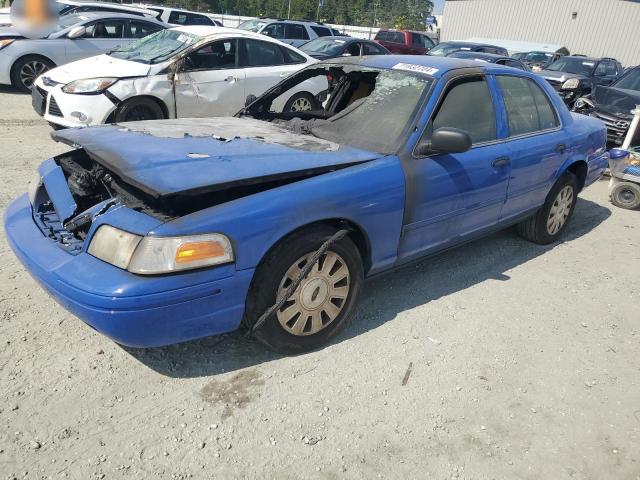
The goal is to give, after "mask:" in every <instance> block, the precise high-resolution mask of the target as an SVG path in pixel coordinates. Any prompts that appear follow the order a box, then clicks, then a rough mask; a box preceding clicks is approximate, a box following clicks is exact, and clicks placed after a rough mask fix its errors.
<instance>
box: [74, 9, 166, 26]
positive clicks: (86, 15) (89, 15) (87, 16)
mask: <svg viewBox="0 0 640 480" xmlns="http://www.w3.org/2000/svg"><path fill="white" fill-rule="evenodd" d="M76 15H77V16H78V18H79V19H80V20H78V23H80V22H85V21H87V20H95V19H98V18H125V19H127V18H128V19H131V20H144V21H147V22H151V23H157V24H158V25H165V26H166V24H165V23H164V22H160V21H158V20H156V19H155V18H152V17H141V16H140V15H133V14H130V13H124V12H82V13H78V14H76Z"/></svg>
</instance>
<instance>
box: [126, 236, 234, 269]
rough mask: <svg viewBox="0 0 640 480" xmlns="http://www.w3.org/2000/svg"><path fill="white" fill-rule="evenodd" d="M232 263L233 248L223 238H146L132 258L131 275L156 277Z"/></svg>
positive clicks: (225, 238) (130, 264)
mask: <svg viewBox="0 0 640 480" xmlns="http://www.w3.org/2000/svg"><path fill="white" fill-rule="evenodd" d="M229 262H233V248H232V247H231V242H230V241H229V239H228V238H227V237H225V236H224V235H220V234H217V233H213V234H207V235H192V236H188V237H144V238H143V239H142V241H141V242H140V245H138V248H136V251H135V252H134V254H133V258H131V262H130V263H129V271H130V272H132V273H140V274H143V275H153V274H157V273H169V272H176V271H179V270H190V269H193V268H201V267H210V266H212V265H220V264H222V263H229Z"/></svg>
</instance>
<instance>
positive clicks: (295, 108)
mask: <svg viewBox="0 0 640 480" xmlns="http://www.w3.org/2000/svg"><path fill="white" fill-rule="evenodd" d="M315 109H316V99H315V98H313V95H311V94H310V93H307V92H299V93H296V94H295V95H294V96H293V97H291V98H290V99H289V101H288V102H287V104H286V105H285V106H284V111H285V112H308V111H311V110H315Z"/></svg>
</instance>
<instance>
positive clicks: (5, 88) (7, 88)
mask: <svg viewBox="0 0 640 480" xmlns="http://www.w3.org/2000/svg"><path fill="white" fill-rule="evenodd" d="M0 94H2V95H22V96H23V97H24V96H26V95H27V94H26V93H23V92H21V91H20V90H18V89H17V88H15V87H13V86H11V85H0Z"/></svg>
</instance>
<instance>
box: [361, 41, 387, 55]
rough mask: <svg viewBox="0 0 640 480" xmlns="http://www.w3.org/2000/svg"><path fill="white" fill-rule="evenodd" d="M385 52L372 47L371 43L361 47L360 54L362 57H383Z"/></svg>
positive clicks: (375, 46)
mask: <svg viewBox="0 0 640 480" xmlns="http://www.w3.org/2000/svg"><path fill="white" fill-rule="evenodd" d="M385 53H386V52H385V51H384V50H382V49H381V48H380V47H379V46H377V45H374V44H372V43H364V44H363V45H362V54H363V55H384V54H385Z"/></svg>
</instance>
